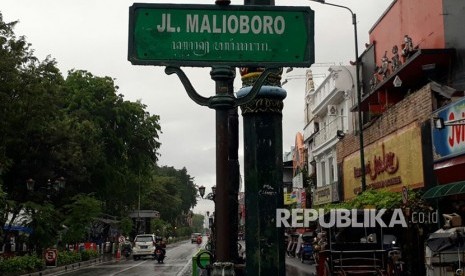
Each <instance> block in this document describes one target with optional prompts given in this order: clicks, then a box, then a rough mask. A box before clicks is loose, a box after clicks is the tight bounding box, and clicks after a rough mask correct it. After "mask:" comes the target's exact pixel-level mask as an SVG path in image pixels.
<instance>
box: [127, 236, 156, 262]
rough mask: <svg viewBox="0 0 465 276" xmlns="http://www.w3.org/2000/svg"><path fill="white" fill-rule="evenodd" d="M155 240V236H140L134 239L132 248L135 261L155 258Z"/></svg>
mask: <svg viewBox="0 0 465 276" xmlns="http://www.w3.org/2000/svg"><path fill="white" fill-rule="evenodd" d="M155 238H156V237H155V235H154V234H139V235H137V236H136V237H135V238H134V246H133V247H132V256H133V258H134V260H138V259H140V258H141V257H147V256H150V257H152V258H155V241H156V239H155Z"/></svg>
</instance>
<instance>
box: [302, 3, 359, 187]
mask: <svg viewBox="0 0 465 276" xmlns="http://www.w3.org/2000/svg"><path fill="white" fill-rule="evenodd" d="M308 1H312V2H318V3H320V4H325V5H329V6H334V7H339V8H343V9H346V10H348V11H349V12H350V14H351V15H352V24H353V25H354V39H355V70H356V72H355V76H356V81H357V105H358V108H357V113H358V127H359V139H360V140H359V143H360V170H361V174H362V183H361V188H362V192H363V191H365V190H366V177H365V153H364V145H363V121H362V119H363V118H362V110H361V103H362V91H361V88H362V87H361V86H360V60H359V58H358V38H357V15H356V14H355V13H353V12H352V10H351V9H350V8H348V7H346V6H341V5H336V4H332V3H327V2H325V0H308Z"/></svg>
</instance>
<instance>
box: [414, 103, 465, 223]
mask: <svg viewBox="0 0 465 276" xmlns="http://www.w3.org/2000/svg"><path fill="white" fill-rule="evenodd" d="M464 118H465V98H463V99H461V100H459V101H456V102H454V103H452V104H449V105H448V106H445V107H443V108H442V109H439V110H438V111H436V112H435V113H434V114H433V121H437V120H438V119H441V120H442V122H443V127H442V128H437V127H433V129H432V143H433V159H434V174H435V176H436V179H437V182H438V185H437V186H435V187H433V188H431V189H429V190H428V191H426V192H425V194H424V195H423V198H424V199H428V200H431V199H438V200H441V199H443V198H446V197H447V201H446V202H443V203H444V204H441V205H443V206H444V210H443V211H454V212H459V213H461V215H462V217H464V215H465V210H462V209H464V208H465V121H460V120H461V119H464ZM438 126H439V125H438ZM439 127H440V126H439Z"/></svg>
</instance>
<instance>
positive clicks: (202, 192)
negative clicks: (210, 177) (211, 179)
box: [198, 186, 205, 198]
mask: <svg viewBox="0 0 465 276" xmlns="http://www.w3.org/2000/svg"><path fill="white" fill-rule="evenodd" d="M198 189H199V194H200V196H201V197H202V198H203V196H204V195H205V187H204V186H200V187H198Z"/></svg>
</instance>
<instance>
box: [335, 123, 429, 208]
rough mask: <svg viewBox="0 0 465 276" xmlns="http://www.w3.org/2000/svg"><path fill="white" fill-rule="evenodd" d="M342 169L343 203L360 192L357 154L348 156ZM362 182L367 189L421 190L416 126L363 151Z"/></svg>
mask: <svg viewBox="0 0 465 276" xmlns="http://www.w3.org/2000/svg"><path fill="white" fill-rule="evenodd" d="M343 169H344V176H343V177H344V181H343V183H344V188H343V191H344V200H348V199H351V198H353V197H355V196H356V195H357V194H359V193H360V192H361V184H360V183H361V176H362V175H361V169H360V153H359V152H355V153H353V154H352V155H349V156H347V157H346V158H345V159H344V162H343ZM365 179H366V185H367V186H366V187H367V189H382V188H387V189H389V190H390V191H393V192H401V191H402V187H404V186H405V187H407V188H408V189H416V188H421V187H423V186H424V177H423V154H422V145H421V129H420V127H419V126H418V125H417V124H416V123H414V124H411V125H409V126H407V127H405V128H403V129H400V130H397V131H396V132H394V133H392V134H390V135H388V136H385V137H384V138H382V139H380V140H378V141H377V142H375V143H373V144H371V145H369V146H367V147H365Z"/></svg>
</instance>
